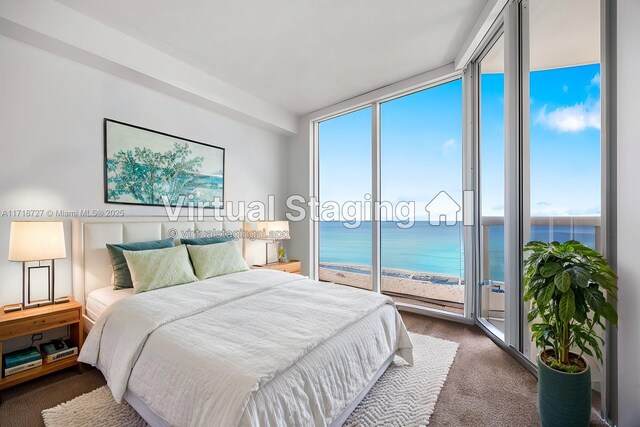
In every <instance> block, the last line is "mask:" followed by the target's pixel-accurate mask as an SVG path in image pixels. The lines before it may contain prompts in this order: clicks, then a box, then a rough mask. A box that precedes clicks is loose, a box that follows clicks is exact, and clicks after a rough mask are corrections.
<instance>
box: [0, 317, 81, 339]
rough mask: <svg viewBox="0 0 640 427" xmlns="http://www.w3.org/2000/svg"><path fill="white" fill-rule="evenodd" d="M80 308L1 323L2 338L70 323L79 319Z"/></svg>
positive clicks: (0, 334) (0, 335) (0, 336)
mask: <svg viewBox="0 0 640 427" xmlns="http://www.w3.org/2000/svg"><path fill="white" fill-rule="evenodd" d="M79 313H80V311H79V310H70V311H63V312H61V313H50V314H46V315H41V316H32V317H27V318H24V319H16V320H14V321H12V322H6V323H3V324H1V325H0V340H5V339H9V338H13V337H18V336H21V335H28V334H30V333H32V331H33V332H37V331H42V330H46V329H53V328H57V327H59V326H64V325H68V324H70V323H73V322H77V321H78V320H79Z"/></svg>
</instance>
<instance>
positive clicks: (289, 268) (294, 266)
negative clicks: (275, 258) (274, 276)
mask: <svg viewBox="0 0 640 427" xmlns="http://www.w3.org/2000/svg"><path fill="white" fill-rule="evenodd" d="M280 269H281V270H282V271H286V272H287V273H300V263H299V262H292V263H289V264H285V265H283V266H282V267H281V268H280Z"/></svg>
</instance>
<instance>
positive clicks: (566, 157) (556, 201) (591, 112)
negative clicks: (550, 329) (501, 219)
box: [523, 0, 602, 376]
mask: <svg viewBox="0 0 640 427" xmlns="http://www.w3.org/2000/svg"><path fill="white" fill-rule="evenodd" d="M526 7H527V9H528V10H527V12H528V18H529V28H530V31H529V70H525V72H528V75H529V98H530V104H529V109H530V114H529V128H530V131H529V134H528V147H529V155H528V159H524V161H526V162H528V166H529V168H528V169H529V173H528V175H527V174H525V176H523V189H524V193H525V194H523V196H524V197H525V199H524V200H525V206H524V209H523V234H524V235H523V240H524V241H525V242H526V241H529V240H540V241H545V242H552V241H559V242H563V241H567V240H578V241H580V242H582V243H584V244H585V245H587V246H589V247H591V248H593V249H596V250H601V247H600V241H601V236H600V225H601V211H602V209H601V186H600V181H601V175H602V173H601V159H600V153H601V146H600V123H601V118H600V32H599V28H600V1H599V0H584V1H581V2H580V10H579V13H575V10H574V9H573V8H572V7H570V5H569V4H567V2H551V1H548V0H530V1H528V2H527V4H526ZM525 142H526V139H525ZM525 171H526V169H525ZM527 190H528V193H529V194H528V195H527V194H526V192H527ZM527 205H528V206H527ZM525 256H526V254H525ZM527 329H528V328H525V331H524V333H525V335H526V336H527V337H528V334H527V332H528V330H527ZM523 352H524V353H525V354H526V355H528V356H529V357H530V358H531V359H532V360H535V358H536V356H537V352H538V349H536V348H535V344H534V343H531V345H530V347H529V346H525V347H524V348H523ZM594 373H595V375H596V376H597V369H595V367H594Z"/></svg>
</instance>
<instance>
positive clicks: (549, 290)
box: [539, 284, 556, 309]
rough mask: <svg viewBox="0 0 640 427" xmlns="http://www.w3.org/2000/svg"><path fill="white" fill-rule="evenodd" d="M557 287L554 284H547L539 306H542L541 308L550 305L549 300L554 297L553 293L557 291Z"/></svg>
mask: <svg viewBox="0 0 640 427" xmlns="http://www.w3.org/2000/svg"><path fill="white" fill-rule="evenodd" d="M555 290H556V288H555V286H554V285H553V284H551V285H549V286H547V287H546V288H545V290H544V294H543V296H542V299H541V301H540V303H539V306H540V307H541V309H544V308H545V307H547V306H548V305H549V302H550V301H551V298H553V293H554V292H555Z"/></svg>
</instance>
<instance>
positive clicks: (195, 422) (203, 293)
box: [80, 270, 412, 426]
mask: <svg viewBox="0 0 640 427" xmlns="http://www.w3.org/2000/svg"><path fill="white" fill-rule="evenodd" d="M384 307H389V309H384ZM367 322H368V323H367ZM365 325H366V326H365ZM363 326H365V327H366V329H365V330H363V329H362V327H363ZM358 328H361V329H360V330H358ZM369 329H375V330H374V331H372V332H371V333H369V332H367V331H368V330H369ZM348 333H350V334H352V335H351V338H349V339H346V338H345V336H347V335H348ZM355 333H357V334H358V335H361V336H362V338H361V339H362V340H364V341H366V343H364V341H363V344H359V343H358V342H357V341H358V338H353V337H355V336H356V335H354V334H355ZM369 335H370V336H369ZM375 347H377V348H375ZM411 348H412V346H411V341H410V339H409V336H408V334H407V332H406V329H405V327H404V324H403V323H402V320H401V318H400V316H399V314H398V313H397V311H396V310H395V308H394V307H393V302H392V301H391V299H390V298H388V297H385V296H382V295H378V294H374V293H372V292H364V291H362V290H358V289H353V288H349V287H345V286H338V285H332V284H324V283H319V282H315V281H311V280H308V279H305V278H303V277H302V276H299V275H295V274H288V273H281V272H277V271H271V270H253V271H248V272H243V273H236V274H231V275H228V276H223V277H218V278H215V279H209V280H205V281H201V282H195V283H191V284H188V285H182V286H175V287H172V288H165V289H160V290H156V291H153V292H148V293H143V294H138V295H135V296H133V297H131V298H127V299H125V300H123V301H121V302H118V303H116V304H114V305H113V306H112V307H111V308H110V309H109V310H108V311H107V312H106V313H105V314H104V315H103V316H102V317H101V318H100V319H98V321H97V322H96V325H95V326H94V327H93V329H92V330H91V333H90V334H89V336H88V337H87V340H86V342H85V345H84V347H83V349H82V352H81V355H80V360H81V361H82V362H84V363H90V364H92V365H94V366H98V368H99V369H100V370H101V371H102V373H103V374H104V376H105V378H106V379H107V383H108V385H109V387H110V389H111V390H112V393H113V395H114V398H115V399H116V401H118V402H120V401H121V399H122V396H123V394H124V392H125V390H126V389H127V387H129V388H130V390H131V391H133V392H134V393H135V394H136V395H137V396H138V397H140V398H141V399H142V400H143V401H144V402H145V403H146V404H147V406H149V408H150V409H151V410H153V411H154V412H156V414H158V415H159V416H161V417H162V418H163V419H165V420H166V421H167V422H168V423H169V424H171V425H185V426H187V425H189V426H207V425H230V426H233V425H239V424H255V423H260V424H261V425H270V424H272V425H277V424H279V421H278V420H280V421H282V420H283V419H290V420H297V421H300V420H302V419H308V420H309V423H311V424H317V423H318V420H322V421H321V423H325V422H326V421H327V417H331V416H335V415H337V414H338V413H337V411H338V410H340V409H341V405H342V406H346V403H348V402H349V399H352V398H353V397H355V394H354V390H355V391H357V390H356V389H355V388H354V387H361V386H362V384H360V383H361V382H363V381H365V380H367V378H366V377H367V376H369V378H370V377H371V376H372V375H373V373H374V372H375V370H377V368H378V367H379V366H380V365H381V364H382V362H381V360H382V361H384V360H385V359H386V358H387V357H388V356H389V355H391V354H393V353H395V352H398V354H400V355H401V356H402V357H403V358H405V360H407V361H408V362H409V363H411V362H412V356H411ZM336 352H342V353H344V354H343V355H336V357H334V355H333V353H336ZM315 359H318V360H317V363H315V364H314V366H316V365H317V366H316V367H315V368H309V367H307V368H305V366H306V364H307V363H310V362H311V361H312V360H315ZM352 359H353V360H352ZM355 360H358V362H357V364H356V365H353V366H348V364H349V363H351V362H353V361H355ZM363 363H364V364H365V365H366V364H367V363H370V364H371V367H366V369H361V368H359V365H362V364H363ZM376 364H377V366H374V365H376ZM323 365H324V366H325V367H323ZM323 369H327V372H326V373H323V372H322V370H323ZM353 369H357V370H359V371H362V372H357V373H354V374H353V378H352V379H350V378H349V375H350V374H351V373H350V372H349V371H351V370H353ZM318 370H319V371H320V372H317V371H318ZM338 374H339V375H344V376H345V377H347V378H345V381H351V383H350V384H346V385H335V384H333V382H335V381H336V377H337V376H338ZM312 377H314V378H315V379H313V380H311V378H312ZM323 378H324V379H325V381H323ZM325 382H326V384H324V383H325ZM315 383H319V384H315ZM279 384H280V385H279ZM336 387H337V388H336ZM341 387H342V388H341ZM338 388H339V389H340V390H338ZM275 390H279V391H278V392H277V393H276V392H275ZM274 393H275V394H274ZM276 394H277V396H276ZM317 394H321V395H320V396H316V398H310V396H314V395H317ZM352 394H353V395H352ZM356 394H357V393H356ZM267 396H271V397H270V399H274V401H273V402H272V403H273V406H274V408H273V409H270V408H266V409H265V408H264V404H262V405H261V404H260V401H262V400H264V399H265V398H267ZM335 396H341V398H340V399H342V400H344V401H345V402H346V403H344V402H342V401H337V402H325V403H322V400H323V399H332V398H335ZM278 399H280V400H282V402H278V401H277V400H278ZM340 399H339V400H340ZM309 400H318V401H316V402H310V401H309ZM287 408H291V409H287ZM311 408H316V409H315V410H313V409H311ZM293 409H295V410H296V411H298V412H299V413H297V414H293V413H291V414H288V415H287V414H286V413H282V412H286V411H288V410H293ZM342 409H343V407H342ZM265 411H266V412H265ZM314 412H316V413H314ZM287 417H288V418H287ZM329 421H330V420H329Z"/></svg>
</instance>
